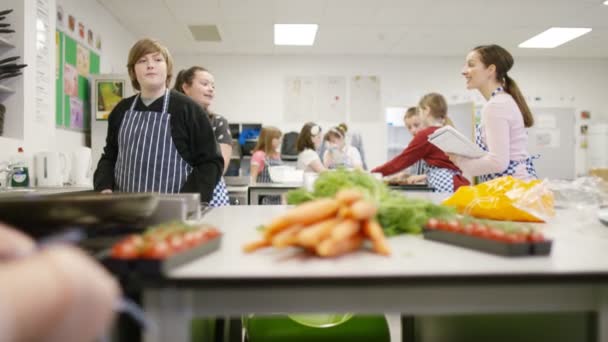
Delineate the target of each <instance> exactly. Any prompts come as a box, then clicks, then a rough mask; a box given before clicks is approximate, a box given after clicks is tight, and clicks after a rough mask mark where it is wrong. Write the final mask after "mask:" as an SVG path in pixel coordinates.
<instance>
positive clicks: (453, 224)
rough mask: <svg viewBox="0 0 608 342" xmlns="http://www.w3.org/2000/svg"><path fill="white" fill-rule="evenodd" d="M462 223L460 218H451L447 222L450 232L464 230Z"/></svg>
mask: <svg viewBox="0 0 608 342" xmlns="http://www.w3.org/2000/svg"><path fill="white" fill-rule="evenodd" d="M462 229H463V228H462V225H461V224H460V222H458V220H449V221H448V223H447V230H448V231H450V232H455V233H459V232H462Z"/></svg>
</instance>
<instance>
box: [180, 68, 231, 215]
mask: <svg viewBox="0 0 608 342" xmlns="http://www.w3.org/2000/svg"><path fill="white" fill-rule="evenodd" d="M173 89H175V90H177V91H179V92H180V93H182V94H185V95H186V96H188V97H190V98H191V99H193V100H194V101H195V102H196V103H198V104H199V105H200V106H201V107H202V108H203V109H205V111H206V113H207V118H208V119H209V122H210V123H211V128H212V129H213V135H214V137H215V140H216V142H217V145H218V146H219V149H220V152H221V154H222V158H223V159H224V169H223V170H222V175H223V174H224V173H226V170H227V169H228V165H229V164H230V157H231V156H232V136H231V134H230V128H229V127H228V121H227V120H226V119H225V118H223V117H221V116H219V115H217V114H213V113H211V111H209V106H210V105H211V101H213V98H214V97H215V80H214V78H213V75H211V73H210V72H209V71H208V70H207V69H205V68H203V67H200V66H193V67H190V68H189V69H185V70H181V71H180V72H179V73H178V74H177V77H176V79H175V85H174V86H173ZM229 204H230V199H229V197H228V189H227V188H226V182H225V180H224V177H222V178H221V179H220V181H219V182H218V183H217V185H216V187H215V189H213V199H212V201H211V202H209V206H211V207H221V206H227V205H229Z"/></svg>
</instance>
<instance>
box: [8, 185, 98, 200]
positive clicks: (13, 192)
mask: <svg viewBox="0 0 608 342" xmlns="http://www.w3.org/2000/svg"><path fill="white" fill-rule="evenodd" d="M87 191H93V187H92V186H91V187H87V186H63V187H27V188H2V189H0V198H7V197H15V196H18V197H19V196H38V195H56V194H62V193H69V192H87Z"/></svg>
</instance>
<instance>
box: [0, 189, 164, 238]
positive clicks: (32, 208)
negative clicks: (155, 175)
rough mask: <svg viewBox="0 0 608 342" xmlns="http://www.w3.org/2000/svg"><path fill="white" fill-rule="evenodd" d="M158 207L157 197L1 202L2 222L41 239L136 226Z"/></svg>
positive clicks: (42, 198) (79, 196)
mask: <svg viewBox="0 0 608 342" xmlns="http://www.w3.org/2000/svg"><path fill="white" fill-rule="evenodd" d="M157 205H158V197H157V196H156V195H154V194H147V193H137V194H125V193H117V194H99V193H71V194H58V195H38V194H35V193H34V194H27V195H24V196H20V197H8V198H3V199H0V221H2V222H5V223H8V224H11V225H13V226H16V227H18V228H20V229H22V230H23V231H25V232H26V233H29V234H30V235H33V236H35V237H40V236H44V235H48V234H52V233H54V232H56V231H57V230H58V229H59V228H65V227H75V226H76V227H81V228H87V230H88V229H89V228H90V229H92V230H98V229H106V228H108V227H111V228H116V227H120V226H131V227H132V226H136V225H138V224H139V223H140V222H141V221H142V220H143V219H144V218H147V217H149V216H150V215H152V214H153V213H154V211H155V209H156V207H157Z"/></svg>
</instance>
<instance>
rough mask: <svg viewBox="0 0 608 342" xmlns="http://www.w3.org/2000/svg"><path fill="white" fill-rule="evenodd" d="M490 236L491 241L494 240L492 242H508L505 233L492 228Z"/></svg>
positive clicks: (489, 232)
mask: <svg viewBox="0 0 608 342" xmlns="http://www.w3.org/2000/svg"><path fill="white" fill-rule="evenodd" d="M488 234H489V237H490V239H492V240H496V241H506V236H505V235H506V234H505V232H504V231H502V230H500V229H498V228H490V230H489V231H488Z"/></svg>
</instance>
